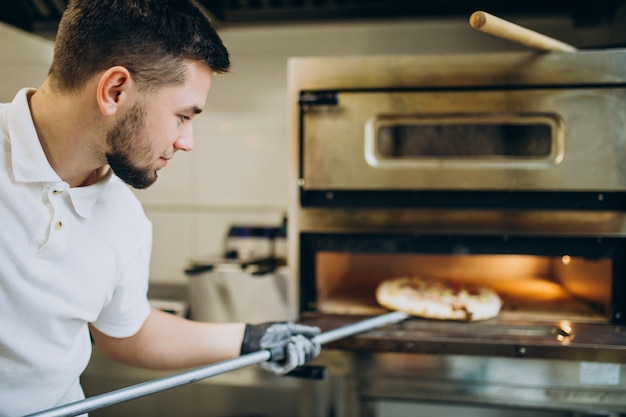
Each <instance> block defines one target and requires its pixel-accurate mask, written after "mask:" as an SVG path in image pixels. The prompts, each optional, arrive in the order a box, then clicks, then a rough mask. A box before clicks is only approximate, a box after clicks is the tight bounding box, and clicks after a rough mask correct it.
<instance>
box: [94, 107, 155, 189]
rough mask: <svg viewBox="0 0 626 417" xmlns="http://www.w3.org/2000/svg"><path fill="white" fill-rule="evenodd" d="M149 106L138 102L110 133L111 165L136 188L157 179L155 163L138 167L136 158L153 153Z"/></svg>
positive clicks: (108, 142) (143, 157)
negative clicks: (148, 129) (147, 122)
mask: <svg viewBox="0 0 626 417" xmlns="http://www.w3.org/2000/svg"><path fill="white" fill-rule="evenodd" d="M145 116H146V115H145V107H144V105H143V103H141V102H138V103H136V104H135V105H133V107H132V108H131V109H130V111H129V112H128V114H127V115H126V116H124V117H123V118H122V119H121V120H120V121H119V122H118V123H117V124H116V125H115V126H113V128H111V130H109V132H107V137H106V139H107V144H108V146H109V149H110V150H109V152H108V153H107V154H106V158H107V161H108V163H109V166H110V167H111V169H112V170H113V172H114V173H115V175H117V176H118V177H119V178H120V179H121V180H122V181H124V182H125V183H126V184H128V185H130V186H131V187H133V188H137V189H145V188H148V187H149V186H151V185H152V184H154V182H155V181H156V180H157V172H156V169H155V168H154V167H151V166H138V165H136V163H135V162H133V161H136V160H143V159H145V156H146V155H148V156H150V155H151V153H152V149H151V148H150V141H149V139H148V138H147V137H146V134H145Z"/></svg>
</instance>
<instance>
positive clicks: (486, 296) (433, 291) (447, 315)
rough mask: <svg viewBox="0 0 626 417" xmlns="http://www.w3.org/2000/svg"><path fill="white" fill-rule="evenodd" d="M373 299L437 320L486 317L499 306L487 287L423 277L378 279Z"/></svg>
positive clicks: (493, 293) (498, 298) (497, 311)
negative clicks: (381, 280) (380, 280)
mask: <svg viewBox="0 0 626 417" xmlns="http://www.w3.org/2000/svg"><path fill="white" fill-rule="evenodd" d="M376 300H377V301H378V303H379V304H380V305H381V306H383V307H386V308H389V309H391V310H399V311H403V312H405V313H407V314H411V315H413V316H418V317H425V318H429V319H439V320H464V321H477V320H486V319H490V318H493V317H496V316H497V315H498V313H499V312H500V308H501V307H502V300H501V299H500V297H499V296H498V294H497V293H496V292H495V291H494V290H492V289H491V288H489V287H487V286H483V285H476V284H470V283H464V282H463V283H461V282H455V281H452V280H444V279H435V278H427V277H422V276H410V277H399V278H393V279H389V280H385V281H383V282H381V283H380V284H379V285H378V287H377V288H376Z"/></svg>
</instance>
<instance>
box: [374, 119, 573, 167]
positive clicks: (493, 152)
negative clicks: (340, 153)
mask: <svg viewBox="0 0 626 417" xmlns="http://www.w3.org/2000/svg"><path fill="white" fill-rule="evenodd" d="M559 131H560V129H559V125H558V123H557V122H556V120H555V119H554V118H551V117H542V116H536V115H533V116H524V117H521V116H515V117H500V116H498V117H496V116H493V117H487V116H480V117H461V116H447V117H444V116H442V117H437V118H433V117H404V118H396V117H378V118H375V119H372V120H370V121H369V122H368V124H367V126H366V135H365V137H366V140H365V142H366V159H367V160H368V162H369V163H370V165H384V164H394V163H398V162H401V163H406V162H407V161H408V162H415V163H420V162H428V161H434V160H435V161H442V160H444V161H445V160H448V161H455V160H456V161H460V162H468V161H469V162H472V161H474V162H480V163H481V164H484V163H485V162H487V163H489V162H490V161H491V162H505V163H514V162H516V161H519V162H523V163H528V162H533V161H536V162H542V163H545V162H546V161H556V162H558V159H559V155H561V154H562V151H561V149H560V141H559V139H558V138H559V134H560V132H559Z"/></svg>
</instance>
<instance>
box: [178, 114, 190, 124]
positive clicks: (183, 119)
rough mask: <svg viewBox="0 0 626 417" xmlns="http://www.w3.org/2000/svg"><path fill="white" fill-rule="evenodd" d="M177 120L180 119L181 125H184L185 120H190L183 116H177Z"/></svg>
mask: <svg viewBox="0 0 626 417" xmlns="http://www.w3.org/2000/svg"><path fill="white" fill-rule="evenodd" d="M178 118H179V119H180V122H181V123H185V122H186V121H187V120H189V119H190V118H189V116H185V115H183V114H179V115H178Z"/></svg>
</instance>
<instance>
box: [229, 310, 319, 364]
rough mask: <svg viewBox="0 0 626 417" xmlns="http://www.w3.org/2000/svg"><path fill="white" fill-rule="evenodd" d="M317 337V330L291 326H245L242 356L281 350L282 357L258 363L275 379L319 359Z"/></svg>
mask: <svg viewBox="0 0 626 417" xmlns="http://www.w3.org/2000/svg"><path fill="white" fill-rule="evenodd" d="M318 334H320V328H319V327H313V326H305V325H302V324H296V323H290V322H270V323H262V324H246V331H245V333H244V337H243V341H242V342H241V354H242V355H244V354H246V353H250V352H255V351H257V350H261V349H272V350H273V348H276V347H284V349H283V351H282V355H273V357H272V358H270V360H269V361H267V362H263V363H261V367H262V368H264V369H266V370H268V371H271V372H273V373H275V374H277V375H284V374H286V373H288V372H290V371H292V370H293V369H295V368H297V367H298V366H302V365H304V364H305V363H307V362H309V361H311V360H313V359H314V358H315V357H316V356H317V355H319V353H320V350H321V346H320V344H319V342H316V341H314V340H313V338H314V337H315V336H317V335H318ZM274 356H282V357H278V358H276V357H274Z"/></svg>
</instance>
